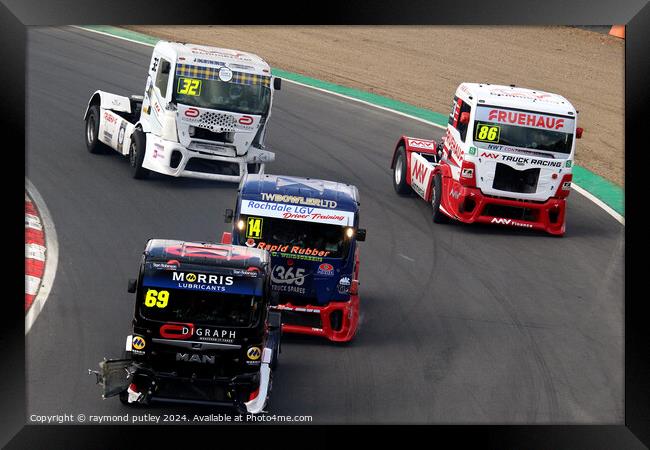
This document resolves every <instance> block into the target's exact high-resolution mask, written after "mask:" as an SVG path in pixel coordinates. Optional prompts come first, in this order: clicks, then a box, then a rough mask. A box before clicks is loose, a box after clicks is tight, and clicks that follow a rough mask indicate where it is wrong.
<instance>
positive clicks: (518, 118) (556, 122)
mask: <svg viewBox="0 0 650 450" xmlns="http://www.w3.org/2000/svg"><path fill="white" fill-rule="evenodd" d="M488 119H489V120H490V121H493V122H500V123H510V124H514V125H522V126H529V127H537V128H547V129H549V130H559V129H560V128H562V127H564V119H562V118H559V117H550V116H542V115H537V114H528V113H524V112H516V111H503V110H499V109H492V110H490V112H489V113H488Z"/></svg>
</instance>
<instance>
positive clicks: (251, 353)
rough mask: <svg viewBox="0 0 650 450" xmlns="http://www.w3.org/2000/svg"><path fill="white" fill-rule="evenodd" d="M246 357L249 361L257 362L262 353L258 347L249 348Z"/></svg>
mask: <svg viewBox="0 0 650 450" xmlns="http://www.w3.org/2000/svg"><path fill="white" fill-rule="evenodd" d="M246 356H248V359H250V360H251V361H257V360H258V359H260V356H262V352H261V351H260V348H259V347H251V348H249V349H248V351H247V352H246Z"/></svg>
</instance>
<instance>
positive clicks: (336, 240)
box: [237, 214, 350, 258]
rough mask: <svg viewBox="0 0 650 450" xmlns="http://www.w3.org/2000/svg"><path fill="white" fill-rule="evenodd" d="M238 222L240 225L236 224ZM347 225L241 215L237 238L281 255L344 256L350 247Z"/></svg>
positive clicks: (247, 243)
mask: <svg viewBox="0 0 650 450" xmlns="http://www.w3.org/2000/svg"><path fill="white" fill-rule="evenodd" d="M240 224H241V226H239V225H240ZM348 229H350V228H349V227H343V226H339V225H330V224H324V223H317V222H305V221H301V220H287V219H278V218H271V217H255V216H247V215H244V214H242V215H240V217H239V221H238V226H237V230H238V233H239V241H240V242H241V243H246V245H249V246H256V247H257V248H260V249H265V250H268V251H270V252H271V253H274V252H279V253H282V254H283V255H282V256H285V255H284V254H286V257H289V258H290V257H291V255H292V254H293V255H311V256H316V257H324V258H345V257H347V256H348V253H349V250H350V238H349V237H347V233H348V231H347V230H348Z"/></svg>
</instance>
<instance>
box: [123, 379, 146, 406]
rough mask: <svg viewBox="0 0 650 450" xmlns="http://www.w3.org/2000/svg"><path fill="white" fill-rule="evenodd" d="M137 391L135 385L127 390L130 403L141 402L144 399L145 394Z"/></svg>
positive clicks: (132, 384) (131, 385)
mask: <svg viewBox="0 0 650 450" xmlns="http://www.w3.org/2000/svg"><path fill="white" fill-rule="evenodd" d="M137 389H138V387H137V386H136V385H135V383H131V384H130V385H129V388H128V389H127V390H126V392H127V393H128V394H129V398H128V402H129V403H135V402H139V401H141V400H142V399H143V398H144V394H143V393H142V392H138V391H137Z"/></svg>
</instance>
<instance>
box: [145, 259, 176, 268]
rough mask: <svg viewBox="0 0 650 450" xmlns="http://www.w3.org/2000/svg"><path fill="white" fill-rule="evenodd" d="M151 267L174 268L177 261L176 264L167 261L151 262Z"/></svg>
mask: <svg viewBox="0 0 650 450" xmlns="http://www.w3.org/2000/svg"><path fill="white" fill-rule="evenodd" d="M151 267H153V268H154V269H159V270H176V269H177V267H178V261H177V262H176V264H171V263H169V262H166V263H160V262H152V263H151Z"/></svg>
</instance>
